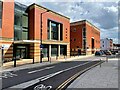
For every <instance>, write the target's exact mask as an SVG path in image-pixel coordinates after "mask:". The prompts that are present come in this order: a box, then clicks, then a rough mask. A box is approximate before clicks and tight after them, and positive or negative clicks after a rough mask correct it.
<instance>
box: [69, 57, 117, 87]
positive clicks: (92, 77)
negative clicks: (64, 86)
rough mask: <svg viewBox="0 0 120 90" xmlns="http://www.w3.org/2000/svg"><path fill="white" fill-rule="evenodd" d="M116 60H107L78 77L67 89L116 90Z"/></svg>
mask: <svg viewBox="0 0 120 90" xmlns="http://www.w3.org/2000/svg"><path fill="white" fill-rule="evenodd" d="M118 70H119V69H118V58H112V59H108V62H104V63H103V64H102V65H101V67H100V66H97V67H95V68H93V69H91V70H89V71H87V72H85V73H84V74H82V75H81V76H79V77H78V78H77V79H76V80H75V81H74V82H73V83H71V84H70V85H69V86H68V89H69V88H118Z"/></svg>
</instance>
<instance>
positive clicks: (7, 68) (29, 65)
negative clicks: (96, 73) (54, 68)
mask: <svg viewBox="0 0 120 90" xmlns="http://www.w3.org/2000/svg"><path fill="white" fill-rule="evenodd" d="M90 57H94V55H87V56H79V57H78V56H76V57H71V58H65V59H59V60H56V61H55V60H54V61H53V60H51V61H52V62H51V63H50V62H42V63H35V64H32V62H31V63H27V64H25V65H19V62H22V63H23V61H18V63H17V67H13V61H12V62H8V63H6V65H4V66H3V67H1V68H0V72H2V71H18V70H22V69H28V68H34V67H40V66H45V65H50V64H55V63H60V62H64V61H72V60H76V59H81V60H82V59H84V58H88V59H89V58H90ZM86 60H87V59H86ZM26 62H29V61H27V60H26Z"/></svg>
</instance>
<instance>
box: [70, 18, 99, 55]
mask: <svg viewBox="0 0 120 90" xmlns="http://www.w3.org/2000/svg"><path fill="white" fill-rule="evenodd" d="M70 49H71V55H75V54H76V55H77V54H79V52H80V54H94V52H95V51H96V50H99V49H100V30H99V29H98V28H97V27H96V26H94V25H93V24H91V23H90V22H88V21H87V20H82V21H77V22H72V23H71V24H70Z"/></svg>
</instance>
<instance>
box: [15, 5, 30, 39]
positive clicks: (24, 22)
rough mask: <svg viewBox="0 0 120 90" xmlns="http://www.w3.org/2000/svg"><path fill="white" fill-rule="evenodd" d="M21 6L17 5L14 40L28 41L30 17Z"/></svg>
mask: <svg viewBox="0 0 120 90" xmlns="http://www.w3.org/2000/svg"><path fill="white" fill-rule="evenodd" d="M24 10H25V8H24V7H23V6H22V5H21V4H18V3H17V4H16V3H15V14H14V40H28V15H27V13H25V11H24Z"/></svg>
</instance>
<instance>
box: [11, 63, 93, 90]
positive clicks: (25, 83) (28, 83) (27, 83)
mask: <svg viewBox="0 0 120 90" xmlns="http://www.w3.org/2000/svg"><path fill="white" fill-rule="evenodd" d="M90 62H92V61H89V62H86V63H83V64H79V65H77V66H74V67H70V68H67V69H64V70H61V71H58V72H56V73H52V74H48V75H46V76H43V77H40V78H37V79H34V80H31V81H28V82H24V83H21V84H18V85H15V86H12V87H10V88H21V89H24V88H27V87H29V86H32V85H34V84H36V83H38V82H40V81H44V80H47V79H49V78H51V77H53V76H55V75H57V74H60V73H62V72H65V71H68V70H71V69H74V68H76V67H79V66H83V65H85V64H88V63H90Z"/></svg>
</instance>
